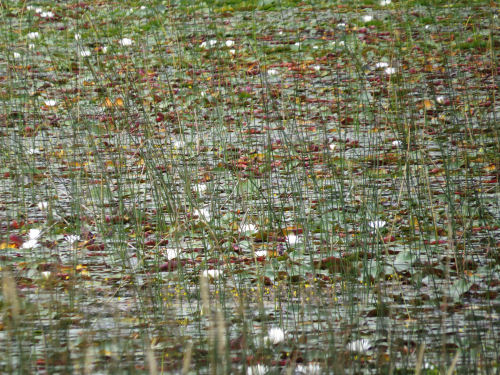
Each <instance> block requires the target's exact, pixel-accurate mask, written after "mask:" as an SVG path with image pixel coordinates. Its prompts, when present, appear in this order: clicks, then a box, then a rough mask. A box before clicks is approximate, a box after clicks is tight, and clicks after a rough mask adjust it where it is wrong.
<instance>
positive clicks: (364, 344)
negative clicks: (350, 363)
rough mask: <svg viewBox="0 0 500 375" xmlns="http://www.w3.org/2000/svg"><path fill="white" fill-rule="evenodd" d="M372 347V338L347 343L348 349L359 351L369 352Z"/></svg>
mask: <svg viewBox="0 0 500 375" xmlns="http://www.w3.org/2000/svg"><path fill="white" fill-rule="evenodd" d="M371 347H372V344H371V343H370V340H367V339H359V340H355V341H352V342H350V343H349V344H347V350H349V351H351V352H357V353H363V352H367V351H368V350H370V349H371Z"/></svg>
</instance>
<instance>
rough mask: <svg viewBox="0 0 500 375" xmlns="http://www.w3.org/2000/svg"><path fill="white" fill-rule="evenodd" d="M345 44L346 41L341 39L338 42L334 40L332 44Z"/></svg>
mask: <svg viewBox="0 0 500 375" xmlns="http://www.w3.org/2000/svg"><path fill="white" fill-rule="evenodd" d="M344 45H345V42H344V41H343V40H339V41H338V42H337V41H335V40H334V41H333V42H332V46H341V47H342V46H344Z"/></svg>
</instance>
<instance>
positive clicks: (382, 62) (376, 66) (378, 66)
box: [375, 61, 389, 69]
mask: <svg viewBox="0 0 500 375" xmlns="http://www.w3.org/2000/svg"><path fill="white" fill-rule="evenodd" d="M388 66H389V63H386V62H385V61H381V62H378V63H376V64H375V68H377V69H382V68H387V67H388Z"/></svg>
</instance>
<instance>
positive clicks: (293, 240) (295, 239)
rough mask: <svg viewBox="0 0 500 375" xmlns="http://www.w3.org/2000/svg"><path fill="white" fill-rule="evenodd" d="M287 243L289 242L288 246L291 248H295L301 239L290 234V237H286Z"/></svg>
mask: <svg viewBox="0 0 500 375" xmlns="http://www.w3.org/2000/svg"><path fill="white" fill-rule="evenodd" d="M286 242H288V244H289V245H290V246H293V245H295V244H296V243H297V242H299V237H297V236H296V235H295V234H293V233H292V234H289V235H288V236H286Z"/></svg>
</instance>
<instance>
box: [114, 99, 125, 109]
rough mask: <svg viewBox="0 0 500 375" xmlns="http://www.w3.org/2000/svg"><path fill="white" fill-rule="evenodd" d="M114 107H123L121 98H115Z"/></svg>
mask: <svg viewBox="0 0 500 375" xmlns="http://www.w3.org/2000/svg"><path fill="white" fill-rule="evenodd" d="M115 105H116V106H117V107H120V108H121V107H123V105H124V104H123V99H122V98H116V100H115Z"/></svg>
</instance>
